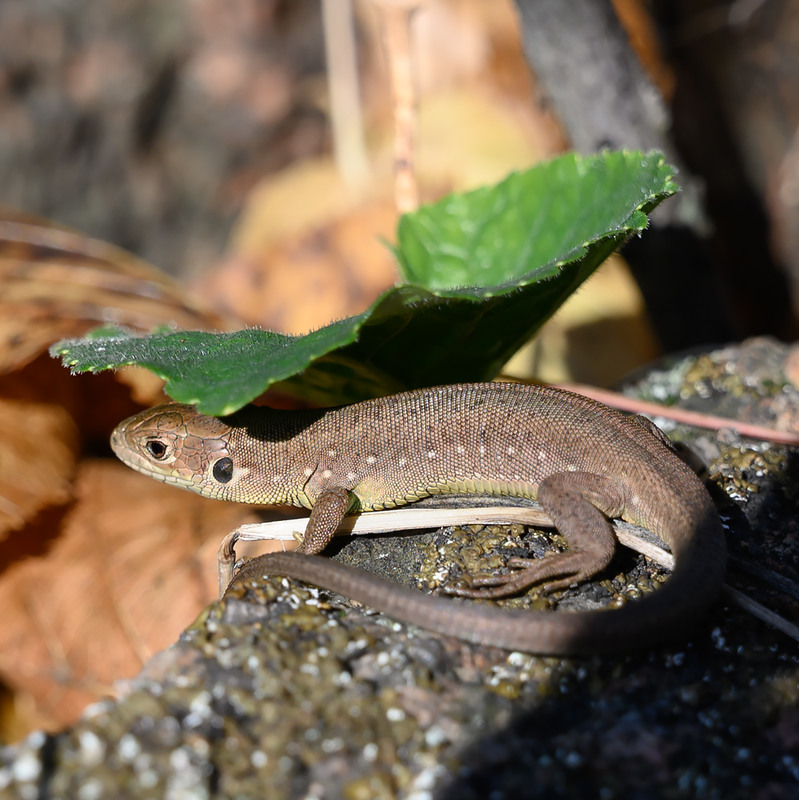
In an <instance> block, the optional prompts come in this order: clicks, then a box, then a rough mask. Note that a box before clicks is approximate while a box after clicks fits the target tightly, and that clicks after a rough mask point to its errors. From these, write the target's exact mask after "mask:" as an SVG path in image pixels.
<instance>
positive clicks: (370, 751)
mask: <svg viewBox="0 0 799 800" xmlns="http://www.w3.org/2000/svg"><path fill="white" fill-rule="evenodd" d="M362 752H363V759H364V761H368V762H372V761H376V760H377V757H378V755H379V754H380V749H379V748H378V746H377V745H376V744H375V743H374V742H369V743H368V744H365V745H364V746H363V751H362Z"/></svg>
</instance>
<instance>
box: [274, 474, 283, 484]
mask: <svg viewBox="0 0 799 800" xmlns="http://www.w3.org/2000/svg"><path fill="white" fill-rule="evenodd" d="M282 480H283V476H282V475H273V476H272V483H280V481H282Z"/></svg>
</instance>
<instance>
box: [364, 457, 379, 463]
mask: <svg viewBox="0 0 799 800" xmlns="http://www.w3.org/2000/svg"><path fill="white" fill-rule="evenodd" d="M375 461H377V459H376V458H375V457H374V456H366V463H367V464H374V463H375Z"/></svg>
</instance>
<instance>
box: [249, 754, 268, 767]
mask: <svg viewBox="0 0 799 800" xmlns="http://www.w3.org/2000/svg"><path fill="white" fill-rule="evenodd" d="M268 763H269V756H268V755H267V754H266V753H264V751H263V750H253V751H252V753H250V764H252V765H253V767H255V769H263V768H264V767H265V766H266V765H267V764H268Z"/></svg>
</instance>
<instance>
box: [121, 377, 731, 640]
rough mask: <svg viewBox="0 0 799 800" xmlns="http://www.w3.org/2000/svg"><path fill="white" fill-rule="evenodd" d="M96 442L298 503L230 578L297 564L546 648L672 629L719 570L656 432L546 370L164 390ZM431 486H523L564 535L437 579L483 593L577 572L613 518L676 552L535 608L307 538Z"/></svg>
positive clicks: (195, 481)
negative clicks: (476, 378) (376, 387)
mask: <svg viewBox="0 0 799 800" xmlns="http://www.w3.org/2000/svg"><path fill="white" fill-rule="evenodd" d="M111 445H112V448H113V450H114V451H115V453H116V454H117V456H118V457H119V458H120V459H121V460H122V461H123V462H124V463H125V464H127V465H128V466H130V467H132V468H133V469H135V470H138V471H139V472H142V473H144V474H146V475H149V476H152V477H154V478H157V479H159V480H161V481H164V482H166V483H168V484H172V485H175V486H179V487H183V488H184V489H189V490H191V491H193V492H196V493H198V494H201V495H204V496H206V497H212V498H217V499H221V500H229V501H236V502H245V503H251V504H258V505H272V504H276V505H297V506H304V507H306V508H309V509H310V512H311V513H310V518H309V521H308V526H307V529H306V533H305V536H304V539H303V541H302V543H301V545H300V547H299V548H298V551H300V552H298V551H294V552H284V553H269V554H266V555H263V556H259V557H257V558H254V559H252V560H250V561H248V562H245V564H244V565H243V567H242V568H241V569H240V570H239V572H238V573H237V575H236V577H235V578H234V579H233V582H232V583H231V586H232V585H233V584H236V583H238V582H241V581H247V580H249V579H251V578H253V577H255V576H258V575H281V576H285V577H290V578H295V579H299V580H302V581H305V582H308V583H311V584H315V585H318V586H320V587H322V588H324V589H327V590H331V591H335V592H338V593H339V594H343V595H345V596H347V597H349V598H351V599H354V600H356V601H358V602H361V603H363V604H366V605H369V606H372V607H374V608H377V609H378V610H381V611H383V612H384V613H386V614H388V615H389V616H392V617H394V618H395V619H399V620H402V621H404V622H409V623H413V624H417V625H419V626H420V627H422V628H425V629H428V630H432V631H437V632H440V633H444V634H448V635H451V636H454V637H456V638H460V639H462V640H466V641H470V642H473V643H480V644H486V645H493V646H496V647H501V648H505V649H510V650H520V651H525V652H531V653H538V654H551V655H588V654H592V653H599V652H614V651H616V650H625V649H632V648H636V647H642V646H647V645H652V644H655V643H657V642H658V641H659V640H661V639H663V638H666V637H667V636H669V635H675V634H679V633H681V632H683V631H685V629H686V628H688V627H689V626H690V625H691V624H692V623H693V622H694V621H695V620H696V619H697V618H699V617H700V616H701V615H702V614H703V612H705V611H707V610H708V608H709V606H711V605H712V603H713V602H714V601H715V600H716V599H717V597H718V595H719V593H720V590H721V586H722V583H723V578H724V572H725V566H726V545H725V539H724V533H723V530H722V526H721V522H720V519H719V516H718V513H717V511H716V508H715V506H714V505H713V502H712V500H711V498H710V495H709V494H708V492H707V490H706V488H705V486H704V485H703V483H702V482H701V480H700V479H699V478H698V477H697V475H695V474H694V472H692V471H691V469H689V467H688V466H687V465H686V464H684V463H683V461H682V460H681V459H680V458H679V457H678V455H677V454H676V452H675V451H674V450H673V448H672V447H671V446H670V443H669V441H668V439H667V437H666V436H665V434H663V433H662V432H661V431H660V430H659V429H658V428H657V427H656V426H655V425H654V424H653V423H651V422H649V420H646V419H645V418H643V417H638V416H635V415H633V416H626V415H624V414H622V413H620V412H618V411H616V410H615V409H612V408H610V407H609V406H606V405H604V404H601V403H599V402H596V401H594V400H591V399H589V398H587V397H584V396H582V395H577V394H573V393H571V392H567V391H564V390H559V389H556V388H552V387H546V386H536V385H526V384H514V383H474V384H454V385H447V386H439V387H433V388H424V389H418V390H413V391H407V392H402V393H399V394H395V395H389V396H385V397H379V398H376V399H371V400H365V401H362V402H359V403H354V404H352V405H346V406H340V407H336V408H327V409H309V410H295V411H285V410H276V409H271V408H268V407H263V406H258V407H256V406H246V407H244V408H243V409H241V410H240V411H237V412H235V413H233V414H231V415H229V416H227V417H213V416H205V415H202V414H199V413H198V412H197V411H196V410H195V409H194V408H193V407H192V406H189V405H182V404H177V403H166V404H163V405H160V406H157V407H155V408H152V409H148V410H145V411H143V412H141V413H139V414H137V415H135V416H133V417H130V418H129V419H127V420H125V421H124V422H122V423H120V424H119V425H118V426H117V428H116V429H115V430H114V432H113V434H112V437H111ZM437 494H459V495H482V496H485V495H505V496H511V497H519V498H525V499H531V500H537V501H538V503H540V505H541V506H542V507H543V509H544V511H545V512H546V513H547V514H548V515H549V516H550V517H551V518H552V520H553V522H554V524H555V526H556V527H557V529H558V531H559V532H560V534H561V535H562V537H563V538H564V540H565V541H566V544H567V546H568V549H567V550H565V551H564V552H560V553H551V554H549V555H547V556H545V557H544V558H539V559H520V558H515V559H511V560H510V561H509V562H508V565H507V566H508V569H507V570H506V571H500V572H498V573H497V574H494V575H488V576H484V577H483V578H478V579H476V580H475V581H473V583H472V584H471V585H470V586H461V587H457V586H454V587H451V588H450V589H448V590H445V591H448V593H450V594H454V595H458V596H461V597H471V598H496V597H502V596H506V595H509V594H514V593H518V592H520V591H522V590H524V589H526V588H528V587H530V586H533V585H536V584H539V585H543V586H544V588H545V590H546V591H552V590H554V589H557V588H562V587H566V586H569V585H572V584H574V583H578V582H581V581H585V580H587V579H588V578H590V577H591V576H593V575H596V574H597V573H599V572H601V571H602V570H604V569H605V568H606V567H607V566H608V564H609V563H610V561H611V559H612V557H613V554H614V550H615V543H616V539H615V535H614V533H613V529H612V526H611V524H610V522H609V520H610V519H612V518H621V519H623V520H626V521H628V522H632V523H634V524H637V525H640V526H642V527H644V528H647V529H649V530H651V531H652V532H654V533H655V534H657V535H658V536H659V537H660V538H661V539H662V540H663V541H665V543H666V544H667V545H668V547H669V548H670V550H671V552H672V554H673V556H674V561H675V567H674V570H673V572H672V574H671V575H670V576H669V578H668V579H667V581H666V582H665V584H664V585H663V586H662V587H660V588H658V589H656V590H655V591H653V592H650V593H648V594H647V595H645V596H644V597H643V598H642V599H639V600H633V601H629V602H627V603H626V604H624V605H623V606H621V607H619V608H615V609H612V610H605V609H597V610H581V611H576V612H552V611H549V612H548V611H525V610H511V609H504V608H500V607H498V606H497V605H496V604H489V603H463V602H460V601H458V600H453V599H451V598H448V597H442V596H434V595H427V594H425V593H423V592H421V591H416V590H414V589H409V588H405V587H401V586H399V585H396V584H394V583H392V582H390V581H386V580H384V579H382V578H379V577H377V576H374V575H371V574H369V573H367V572H364V571H362V570H357V569H355V568H352V567H349V566H345V565H343V564H339V563H337V562H335V561H332V560H330V559H327V558H323V557H320V556H319V555H317V554H318V553H320V552H321V551H322V550H324V548H325V546H326V545H327V544H328V543H329V542H330V540H331V539H332V537H333V536H334V534H335V532H336V529H337V528H338V526H339V524H340V523H341V521H342V519H343V518H344V516H345V515H346V514H347V513H353V512H356V513H357V512H366V511H373V510H381V509H386V508H393V507H395V506H400V505H404V504H406V503H412V502H414V501H416V500H419V499H421V498H423V497H429V496H432V495H437ZM229 593H230V587H229V588H228V594H229Z"/></svg>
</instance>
